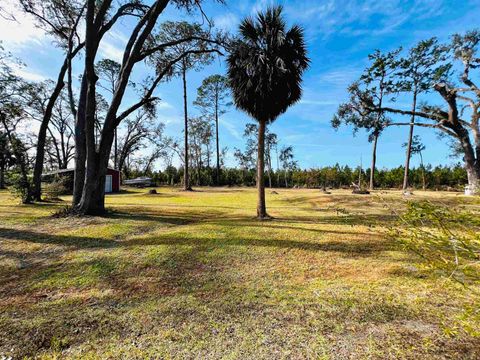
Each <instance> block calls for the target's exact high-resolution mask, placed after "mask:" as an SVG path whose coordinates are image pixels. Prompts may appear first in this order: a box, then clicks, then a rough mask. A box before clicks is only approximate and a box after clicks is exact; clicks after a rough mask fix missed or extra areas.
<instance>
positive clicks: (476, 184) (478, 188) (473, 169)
mask: <svg viewBox="0 0 480 360" xmlns="http://www.w3.org/2000/svg"><path fill="white" fill-rule="evenodd" d="M466 170H467V177H468V185H469V187H470V189H471V190H473V192H474V193H475V194H480V168H479V166H475V165H473V166H472V164H469V163H466Z"/></svg>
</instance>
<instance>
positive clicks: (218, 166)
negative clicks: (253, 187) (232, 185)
mask: <svg viewBox="0 0 480 360" xmlns="http://www.w3.org/2000/svg"><path fill="white" fill-rule="evenodd" d="M215 141H216V145H217V173H216V179H217V180H216V182H217V184H216V185H217V186H220V145H219V141H218V94H215Z"/></svg>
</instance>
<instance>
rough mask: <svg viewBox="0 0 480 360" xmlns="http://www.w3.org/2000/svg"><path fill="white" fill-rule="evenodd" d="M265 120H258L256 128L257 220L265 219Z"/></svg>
mask: <svg viewBox="0 0 480 360" xmlns="http://www.w3.org/2000/svg"><path fill="white" fill-rule="evenodd" d="M265 127H266V122H265V121H259V128H258V155H257V190H258V201H257V218H258V219H259V220H263V219H266V218H267V217H268V215H267V207H266V205H265V182H264V170H265Z"/></svg>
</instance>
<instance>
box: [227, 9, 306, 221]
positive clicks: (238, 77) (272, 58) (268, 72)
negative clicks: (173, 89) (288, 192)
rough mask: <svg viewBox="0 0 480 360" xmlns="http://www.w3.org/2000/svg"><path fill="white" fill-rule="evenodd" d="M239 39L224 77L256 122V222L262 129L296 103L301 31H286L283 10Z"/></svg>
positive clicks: (261, 209) (261, 195) (248, 22)
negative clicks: (226, 74) (257, 129)
mask: <svg viewBox="0 0 480 360" xmlns="http://www.w3.org/2000/svg"><path fill="white" fill-rule="evenodd" d="M239 30H240V37H239V40H238V41H236V42H235V43H234V44H233V46H232V49H231V52H230V54H229V56H228V59H227V62H228V77H229V82H230V87H231V88H232V94H233V100H234V102H235V105H236V106H237V108H239V109H241V110H243V111H245V112H246V113H248V114H249V115H250V116H252V117H253V118H254V119H255V120H257V121H258V124H259V131H258V152H257V189H258V202H257V217H258V218H259V219H261V220H262V219H268V218H269V216H268V215H267V209H266V206H265V183H264V167H265V162H264V153H265V129H266V126H267V125H269V124H271V123H272V122H274V121H275V120H276V119H277V117H278V116H279V115H280V114H283V113H284V112H285V111H286V110H287V109H288V107H289V106H291V105H292V104H294V103H296V102H297V101H298V100H300V98H301V95H302V88H301V81H302V74H303V72H304V71H305V70H306V68H307V67H308V64H309V59H308V58H307V50H306V46H305V41H304V36H303V29H302V28H301V27H299V26H296V25H295V26H293V27H292V28H290V29H288V30H287V29H286V23H285V21H284V19H283V17H282V7H281V6H278V7H272V8H269V9H267V11H265V12H264V13H262V12H259V13H258V14H257V16H256V18H255V19H253V18H246V19H244V20H243V21H242V23H241V24H240V28H239Z"/></svg>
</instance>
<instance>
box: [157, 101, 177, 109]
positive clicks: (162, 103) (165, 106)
mask: <svg viewBox="0 0 480 360" xmlns="http://www.w3.org/2000/svg"><path fill="white" fill-rule="evenodd" d="M157 109H159V110H168V109H173V105H172V104H170V103H168V102H166V101H164V100H161V101H160V103H159V104H158V105H157Z"/></svg>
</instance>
